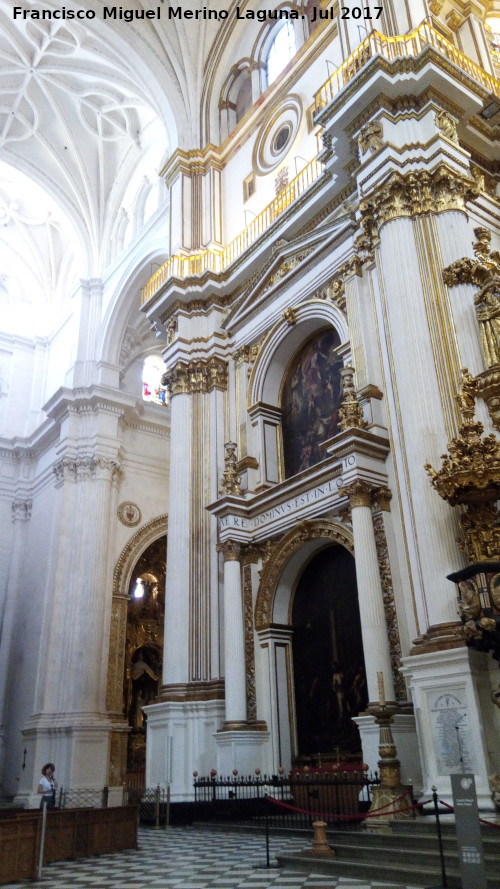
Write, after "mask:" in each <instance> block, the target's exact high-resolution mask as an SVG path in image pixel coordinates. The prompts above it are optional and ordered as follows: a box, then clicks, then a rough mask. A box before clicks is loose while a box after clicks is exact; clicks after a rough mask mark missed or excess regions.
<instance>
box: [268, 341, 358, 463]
mask: <svg viewBox="0 0 500 889" xmlns="http://www.w3.org/2000/svg"><path fill="white" fill-rule="evenodd" d="M339 345H340V339H339V336H338V333H337V331H336V330H334V329H333V328H329V329H328V330H325V331H323V332H322V333H320V334H316V335H315V336H314V337H312V338H311V339H310V340H309V341H308V342H307V343H306V344H305V346H303V347H302V349H301V350H300V352H299V353H298V355H297V356H296V358H295V360H294V361H293V364H292V367H291V368H290V370H289V373H288V376H287V378H286V380H285V383H284V386H283V393H282V399H281V408H282V430H283V455H284V463H285V467H284V468H285V477H286V478H289V477H290V476H292V475H295V474H296V473H297V472H302V470H303V469H308V468H309V466H314V465H315V464H316V463H319V462H320V461H321V460H324V459H325V458H326V456H327V455H326V454H325V452H324V451H322V450H321V448H320V447H319V445H320V444H321V442H323V441H326V440H327V439H328V438H331V437H332V436H333V435H336V434H337V432H338V431H339V425H338V423H339V415H338V414H339V407H340V404H341V402H342V385H341V377H340V370H341V368H342V367H343V362H342V359H341V358H340V357H339V355H338V353H337V349H338V346H339Z"/></svg>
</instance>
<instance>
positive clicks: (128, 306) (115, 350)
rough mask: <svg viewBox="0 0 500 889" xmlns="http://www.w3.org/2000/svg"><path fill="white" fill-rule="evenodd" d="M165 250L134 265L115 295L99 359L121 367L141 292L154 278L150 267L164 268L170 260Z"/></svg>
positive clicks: (106, 317)
mask: <svg viewBox="0 0 500 889" xmlns="http://www.w3.org/2000/svg"><path fill="white" fill-rule="evenodd" d="M166 258H167V257H166V254H165V250H152V251H151V252H150V253H148V254H147V255H146V256H145V257H142V258H141V261H140V263H137V262H132V263H131V264H130V266H129V267H128V268H127V269H126V271H125V272H124V273H123V275H122V276H121V278H120V280H119V281H118V283H117V284H116V286H115V288H114V292H113V296H112V297H111V299H110V301H109V305H108V307H107V309H106V312H105V315H104V318H103V321H102V325H101V333H100V337H99V341H98V346H97V359H98V360H101V361H109V362H110V364H118V363H119V359H120V351H121V347H122V341H123V337H124V336H125V330H126V327H127V325H128V324H129V321H130V316H131V314H132V312H133V311H134V308H137V312H139V311H140V303H139V291H140V288H141V285H143V284H144V282H145V281H146V280H147V279H148V278H149V277H150V275H149V272H148V267H149V266H150V265H151V263H159V264H160V265H161V264H162V263H164V262H165V259H166Z"/></svg>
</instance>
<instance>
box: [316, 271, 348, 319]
mask: <svg viewBox="0 0 500 889" xmlns="http://www.w3.org/2000/svg"><path fill="white" fill-rule="evenodd" d="M313 299H325V300H329V301H330V302H332V303H335V305H337V306H338V307H339V309H340V311H341V312H344V314H345V310H346V298H345V284H344V281H343V279H342V278H341V277H335V278H334V280H333V281H331V282H330V283H329V284H327V286H326V287H322V288H321V289H320V290H317V291H316V292H315V293H313Z"/></svg>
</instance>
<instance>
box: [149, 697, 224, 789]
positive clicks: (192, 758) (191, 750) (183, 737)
mask: <svg viewBox="0 0 500 889" xmlns="http://www.w3.org/2000/svg"><path fill="white" fill-rule="evenodd" d="M144 712H145V713H146V714H147V734H146V786H147V787H156V786H157V785H158V784H159V785H160V787H161V788H163V789H166V787H167V786H168V785H170V799H171V801H172V802H186V801H189V800H193V799H194V788H193V780H194V778H193V772H194V771H196V772H198V774H199V775H209V774H210V771H211V769H213V768H217V760H218V751H217V746H216V744H215V742H214V738H215V737H216V734H217V730H218V728H219V726H220V725H222V723H223V722H224V712H225V706H224V701H222V700H220V699H216V700H212V701H192V700H190V701H162V702H161V703H158V704H149V705H148V706H147V707H145V708H144Z"/></svg>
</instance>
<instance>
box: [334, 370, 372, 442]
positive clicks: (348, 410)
mask: <svg viewBox="0 0 500 889" xmlns="http://www.w3.org/2000/svg"><path fill="white" fill-rule="evenodd" d="M340 376H341V377H342V390H343V393H344V399H343V401H342V403H341V405H340V408H339V427H340V429H341V430H342V431H344V430H346V429H365V428H366V427H367V425H368V423H367V422H366V420H365V419H364V417H363V409H362V407H361V405H360V404H359V402H358V399H357V397H356V389H355V388H354V368H353V367H343V368H342V370H341V371H340Z"/></svg>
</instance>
